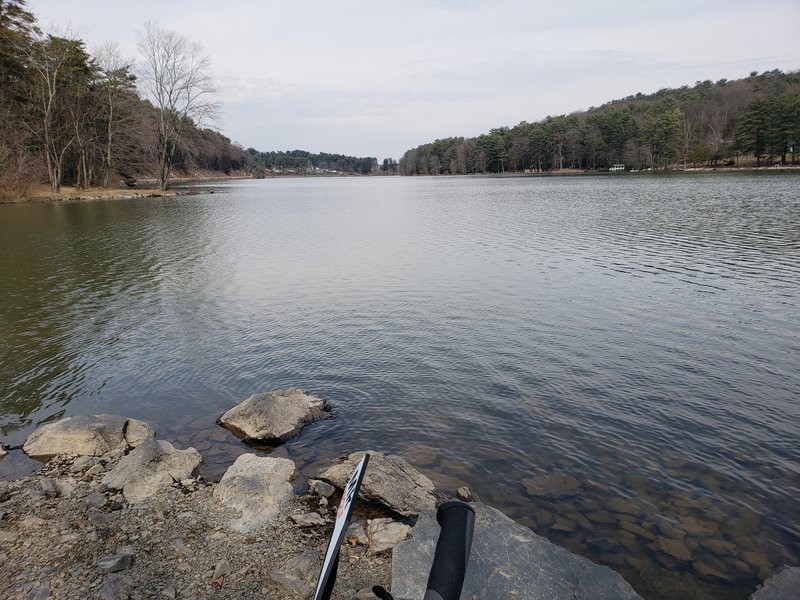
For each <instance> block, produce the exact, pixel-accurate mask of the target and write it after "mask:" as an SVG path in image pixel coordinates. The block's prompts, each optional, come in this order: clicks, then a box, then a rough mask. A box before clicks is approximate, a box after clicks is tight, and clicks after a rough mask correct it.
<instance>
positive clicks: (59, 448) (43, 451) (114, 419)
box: [22, 415, 155, 460]
mask: <svg viewBox="0 0 800 600" xmlns="http://www.w3.org/2000/svg"><path fill="white" fill-rule="evenodd" d="M154 436H155V432H154V431H153V428H152V427H150V426H149V425H148V424H147V423H144V422H142V421H137V420H136V419H129V418H127V417H122V416H120V415H81V416H77V417H66V418H65V419H61V420H60V421H56V422H55V423H48V424H46V425H42V426H41V427H39V428H38V429H37V430H36V431H34V432H33V433H32V434H31V435H30V436H29V437H28V439H27V440H25V444H24V445H23V447H22V449H23V450H24V451H25V453H26V454H27V455H28V456H30V457H31V458H36V459H40V460H47V459H50V458H52V457H54V456H56V455H58V454H73V455H74V454H78V455H80V456H102V455H104V454H106V453H108V452H112V451H114V450H126V449H128V448H129V447H132V448H135V447H137V446H139V445H140V444H141V443H142V442H143V441H145V440H147V439H151V438H153V437H154Z"/></svg>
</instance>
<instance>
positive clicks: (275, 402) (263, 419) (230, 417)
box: [217, 388, 331, 443]
mask: <svg viewBox="0 0 800 600" xmlns="http://www.w3.org/2000/svg"><path fill="white" fill-rule="evenodd" d="M330 414H331V412H330V406H329V405H328V403H327V402H325V400H323V399H322V398H318V397H317V396H312V395H310V394H306V393H305V392H304V391H303V390H298V389H296V388H291V389H288V390H282V391H277V392H265V393H262V394H254V395H253V396H250V397H249V398H248V399H247V400H245V401H244V402H242V403H241V404H238V405H236V406H234V407H233V408H232V409H230V410H229V411H228V412H226V413H225V414H224V415H222V416H221V417H220V418H219V419H218V420H217V423H219V424H220V425H222V426H223V427H225V428H226V429H229V430H230V431H231V432H232V433H233V434H234V435H235V436H236V437H239V438H241V439H243V440H244V441H246V442H267V443H276V442H285V441H286V440H288V439H290V438H292V437H294V436H295V435H297V434H298V433H299V432H300V430H301V429H302V428H303V427H304V426H305V425H306V423H313V422H314V421H319V420H320V419H327V418H328V417H330Z"/></svg>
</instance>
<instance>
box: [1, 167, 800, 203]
mask: <svg viewBox="0 0 800 600" xmlns="http://www.w3.org/2000/svg"><path fill="white" fill-rule="evenodd" d="M775 172H781V173H786V172H800V165H773V166H768V167H767V166H764V167H754V166H747V167H687V168H686V169H667V170H658V171H653V170H645V171H624V172H622V173H611V172H609V171H585V170H583V171H582V170H577V169H563V170H561V171H541V172H540V171H530V172H516V171H515V172H505V173H469V174H464V175H454V174H441V175H439V174H436V175H394V176H392V177H401V178H402V177H487V178H507V177H568V176H574V175H580V176H592V175H614V176H627V175H631V174H633V175H676V174H682V173H685V174H693V173H775ZM340 177H386V175H349V174H341V175H303V174H297V173H286V174H270V175H269V176H266V177H261V178H257V177H253V176H251V175H241V174H239V175H221V176H199V177H177V178H174V179H173V184H172V186H170V187H169V188H167V189H166V190H162V189H160V188H158V187H157V186H156V185H155V183H156V182H155V180H151V179H142V180H140V183H141V186H137V187H133V188H122V187H109V188H102V187H95V188H87V189H83V190H78V189H75V188H74V187H71V186H62V188H61V190H62V191H61V192H60V193H59V194H57V195H56V194H53V192H52V191H51V190H50V188H49V186H46V185H39V186H34V187H35V188H36V189H35V191H34V192H33V193H30V192H28V193H25V194H22V195H16V196H15V195H13V194H12V193H11V192H10V191H7V190H6V191H3V190H0V204H44V203H52V204H57V203H67V202H86V201H94V200H135V199H137V198H171V197H176V196H194V195H200V194H206V193H210V194H213V193H217V190H203V189H194V188H195V186H196V185H201V184H204V183H208V184H213V183H219V182H225V181H240V180H253V181H260V180H262V179H298V178H340Z"/></svg>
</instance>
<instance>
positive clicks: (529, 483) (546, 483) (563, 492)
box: [522, 473, 581, 498]
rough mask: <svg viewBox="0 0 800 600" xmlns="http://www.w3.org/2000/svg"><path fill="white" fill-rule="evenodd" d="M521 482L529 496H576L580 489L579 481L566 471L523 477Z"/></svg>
mask: <svg viewBox="0 0 800 600" xmlns="http://www.w3.org/2000/svg"><path fill="white" fill-rule="evenodd" d="M522 484H523V485H524V486H525V489H527V490H528V493H529V494H530V495H531V496H542V497H544V498H563V497H566V496H577V495H578V494H579V493H580V491H581V482H580V481H578V480H577V479H575V478H574V477H572V476H571V475H567V474H566V473H548V474H547V475H539V476H538V477H529V478H528V479H523V480H522Z"/></svg>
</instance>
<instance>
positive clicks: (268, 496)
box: [214, 454, 295, 533]
mask: <svg viewBox="0 0 800 600" xmlns="http://www.w3.org/2000/svg"><path fill="white" fill-rule="evenodd" d="M294 474H295V465H294V462H292V461H291V460H289V459H288V458H271V457H259V456H256V455H255V454H242V455H241V456H240V457H239V458H237V459H236V462H235V463H233V464H232V465H231V466H230V467H229V468H228V470H227V471H225V475H223V477H222V479H221V480H220V482H219V483H218V484H217V485H216V486H215V487H214V498H216V499H217V500H219V501H220V502H221V503H222V504H223V505H224V506H226V507H228V508H230V509H233V510H234V511H237V512H238V513H239V514H240V515H241V517H239V518H236V519H233V520H231V521H229V523H228V526H229V527H230V528H231V529H233V530H234V531H239V532H241V533H247V532H249V531H252V530H254V529H257V528H259V527H263V526H264V525H267V524H268V523H269V522H270V521H272V520H273V519H274V518H275V517H277V516H278V513H279V512H280V509H281V507H282V506H283V505H284V504H285V503H286V502H288V501H289V500H290V499H291V498H292V495H293V493H294V490H293V488H292V484H291V483H289V482H290V481H291V480H292V478H293V477H294Z"/></svg>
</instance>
